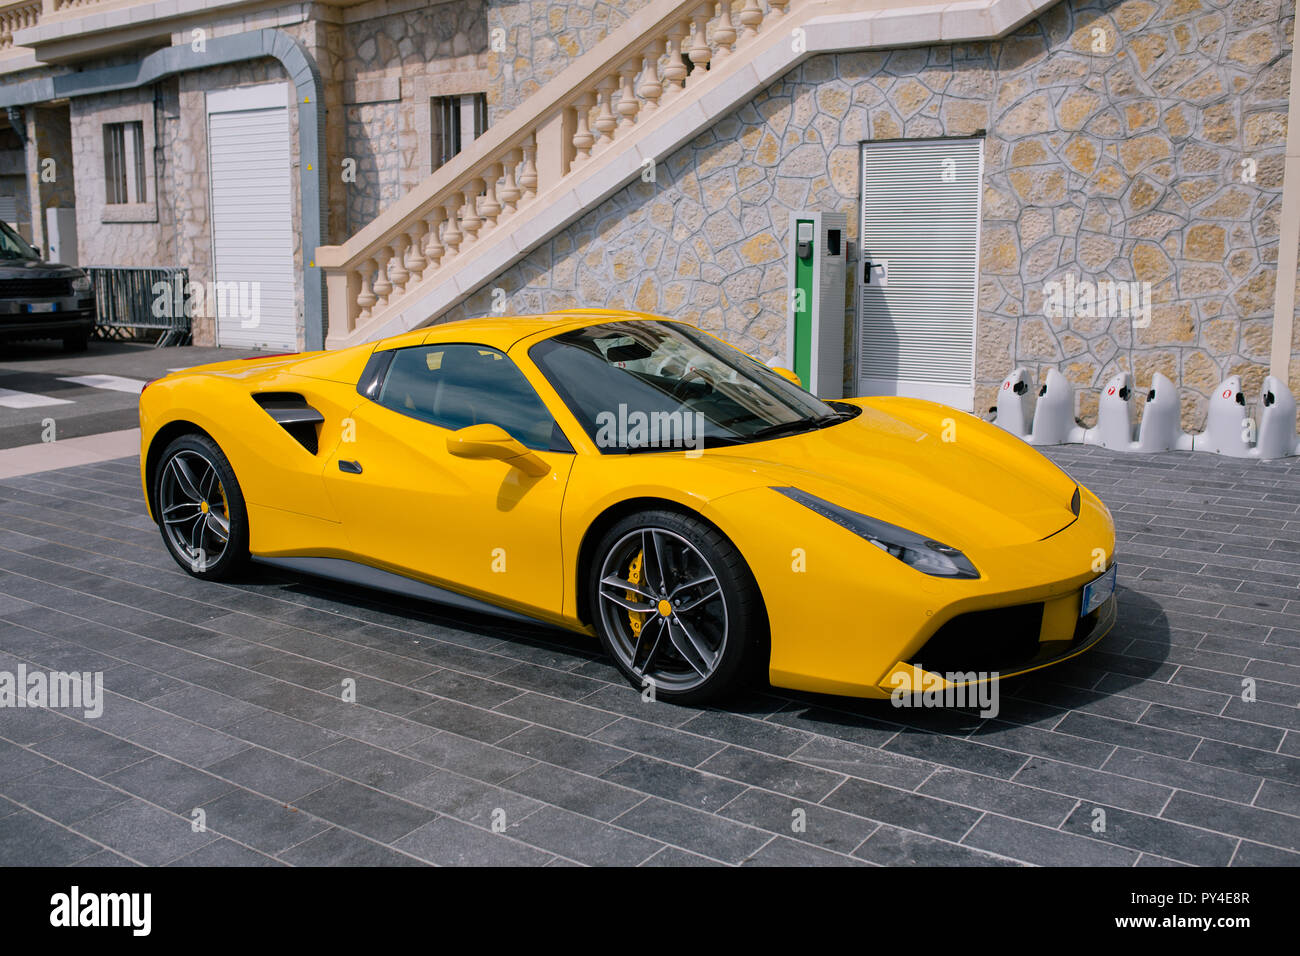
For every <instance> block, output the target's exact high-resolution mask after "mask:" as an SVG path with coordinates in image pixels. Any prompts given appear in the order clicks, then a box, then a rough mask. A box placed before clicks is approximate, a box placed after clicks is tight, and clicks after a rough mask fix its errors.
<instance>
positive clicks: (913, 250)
mask: <svg viewBox="0 0 1300 956" xmlns="http://www.w3.org/2000/svg"><path fill="white" fill-rule="evenodd" d="M983 158H984V140H983V139H982V138H981V139H940V140H909V141H904V142H884V143H863V144H862V221H861V230H860V232H859V233H858V234H859V235H860V236H861V237H862V256H861V258H860V260H859V261H858V263H857V283H856V284H857V290H858V349H859V353H858V389H859V391H860V392H861V393H862V394H864V395H908V396H912V397H915V398H928V399H931V400H933V401H938V402H943V403H944V404H946V405H952V406H953V407H956V408H961V409H964V410H967V411H969V410H970V409H971V408H972V407H973V405H974V400H975V399H974V374H975V358H974V353H975V312H976V303H977V298H978V285H979V232H980V229H979V225H980V183H981V180H982V176H983Z"/></svg>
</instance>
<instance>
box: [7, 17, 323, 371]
mask: <svg viewBox="0 0 1300 956" xmlns="http://www.w3.org/2000/svg"><path fill="white" fill-rule="evenodd" d="M263 57H271V58H272V59H275V60H278V61H279V63H280V65H281V66H282V67H283V68H284V71H285V72H286V73H288V74H289V78H290V79H291V80H292V81H293V85H294V96H295V99H296V102H297V104H298V190H299V199H300V202H299V207H300V209H301V219H302V257H303V283H302V285H303V348H305V349H307V350H308V351H314V350H316V349H322V348H324V347H325V328H326V322H327V316H326V315H325V295H324V291H325V289H324V277H323V276H322V274H321V270H320V268H319V267H318V266H317V265H316V260H315V258H314V256H315V253H316V249H317V247H319V246H320V245H322V244H323V241H324V237H323V228H324V223H325V191H324V183H323V181H322V170H323V168H324V159H325V154H324V149H325V103H324V86H323V84H322V83H321V77H320V70H319V69H317V67H316V61H315V60H313V59H312V57H311V54H310V53H308V52H307V49H306V48H305V47H304V46H303V45H302V44H301V43H299V42H298V40H296V39H295V38H294V37H292V36H290V35H289V34H288V33H285V32H284V31H283V30H277V29H274V28H267V29H265V30H253V31H250V32H248V33H237V34H235V35H234V36H226V37H217V38H214V39H210V40H208V42H207V49H206V51H205V52H203V53H198V52H195V51H194V50H193V49H191V48H190V47H189V46H187V45H181V46H172V47H167V48H166V49H163V50H158V51H157V52H155V53H150V54H149V55H148V56H146V57H143V58H141V59H140V60H139V61H137V62H135V63H128V64H124V65H122V66H113V67H106V68H104V69H99V70H86V71H84V72H81V73H63V74H60V75H58V76H47V77H41V78H40V79H35V80H27V81H25V82H23V83H15V84H14V85H12V86H8V87H4V88H0V107H4V108H7V109H9V110H12V109H13V108H15V107H20V106H27V105H30V104H33V103H45V102H49V101H50V100H56V99H64V98H68V97H77V96H88V95H91V94H95V93H109V92H112V91H114V90H130V89H136V88H138V87H141V86H145V85H148V84H151V83H156V82H158V81H159V80H162V79H164V78H166V77H169V76H173V75H175V74H177V73H187V72H190V71H192V70H201V69H204V68H206V67H212V66H225V65H229V64H231V63H241V62H244V61H245V60H258V59H262V58H263Z"/></svg>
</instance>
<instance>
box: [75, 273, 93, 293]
mask: <svg viewBox="0 0 1300 956" xmlns="http://www.w3.org/2000/svg"><path fill="white" fill-rule="evenodd" d="M90 290H91V284H90V276H77V277H76V278H75V279H73V280H72V291H73V293H75V294H76V295H89V294H90Z"/></svg>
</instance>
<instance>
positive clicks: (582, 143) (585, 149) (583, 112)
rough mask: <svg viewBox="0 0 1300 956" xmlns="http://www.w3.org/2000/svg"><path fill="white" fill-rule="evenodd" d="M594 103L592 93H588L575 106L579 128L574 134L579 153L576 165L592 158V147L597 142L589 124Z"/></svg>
mask: <svg viewBox="0 0 1300 956" xmlns="http://www.w3.org/2000/svg"><path fill="white" fill-rule="evenodd" d="M592 105H593V102H592V94H590V93H587V94H584V95H583V96H581V97H579V98H578V100H577V102H576V103H574V106H573V108H574V109H575V110H577V113H578V116H577V124H576V125H577V128H576V130H575V131H574V134H573V148H574V149H575V150H577V155H575V156H574V157H573V165H575V166H576V165H578V164H579V163H583V162H586V161H587V160H588V159H590V158H591V147H592V146H594V145H595V143H596V137H595V136H593V135H591V129H590V128H589V127H588V126H587V123H588V120H589V114H590V113H591V107H592Z"/></svg>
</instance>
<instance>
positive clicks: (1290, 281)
mask: <svg viewBox="0 0 1300 956" xmlns="http://www.w3.org/2000/svg"><path fill="white" fill-rule="evenodd" d="M1287 119H1288V120H1289V122H1288V123H1287V133H1286V166H1285V167H1284V171H1283V174H1282V221H1281V223H1279V225H1278V233H1279V235H1278V245H1277V290H1276V291H1275V292H1274V294H1273V350H1272V355H1271V356H1270V357H1269V374H1270V375H1273V376H1275V377H1276V378H1279V379H1281V380H1282V381H1283V382H1287V381H1289V379H1290V372H1291V337H1292V330H1293V329H1294V327H1295V286H1296V271H1297V265H1300V51H1297V50H1294V49H1293V50H1292V51H1291V98H1290V102H1289V103H1288V105H1287Z"/></svg>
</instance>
